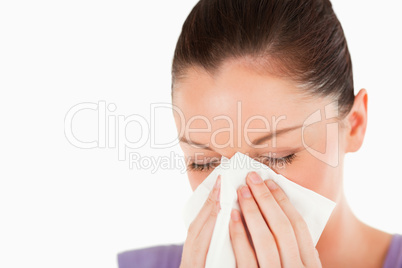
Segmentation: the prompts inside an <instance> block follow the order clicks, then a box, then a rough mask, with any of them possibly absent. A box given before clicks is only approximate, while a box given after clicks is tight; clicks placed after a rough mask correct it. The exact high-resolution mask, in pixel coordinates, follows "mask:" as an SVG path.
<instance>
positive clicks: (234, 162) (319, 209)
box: [183, 152, 336, 268]
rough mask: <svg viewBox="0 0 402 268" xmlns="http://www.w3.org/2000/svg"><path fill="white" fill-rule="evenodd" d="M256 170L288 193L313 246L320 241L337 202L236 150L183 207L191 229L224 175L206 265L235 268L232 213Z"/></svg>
mask: <svg viewBox="0 0 402 268" xmlns="http://www.w3.org/2000/svg"><path fill="white" fill-rule="evenodd" d="M250 171H256V172H257V173H258V174H259V175H260V176H261V177H262V179H263V180H267V179H272V180H273V181H275V182H276V183H277V184H278V185H279V187H281V188H282V190H283V191H284V192H285V194H286V195H287V196H288V198H289V200H290V202H291V203H292V204H293V206H294V207H295V208H296V210H297V211H298V212H299V213H300V215H301V216H302V217H303V219H304V220H305V222H306V224H307V226H308V229H309V231H310V235H311V237H312V239H313V242H314V246H315V245H316V244H317V242H318V240H319V238H320V236H321V233H322V231H323V230H324V227H325V225H326V223H327V221H328V219H329V217H330V215H331V213H332V211H333V209H334V208H335V205H336V203H335V202H333V201H331V200H329V199H328V198H326V197H324V196H321V195H319V194H317V193H316V192H313V191H311V190H310V189H307V188H304V187H302V186H300V185H298V184H296V183H294V182H292V181H290V180H289V179H287V178H285V177H284V176H282V175H280V174H277V173H275V172H274V171H273V170H272V169H270V168H269V167H268V166H267V165H264V164H262V163H261V162H259V161H256V160H254V159H252V158H250V157H248V156H247V155H245V154H242V153H240V152H237V153H236V154H235V155H234V156H233V157H232V158H230V159H228V158H226V157H224V156H222V158H221V164H220V165H219V166H217V167H216V168H215V169H214V170H213V171H212V172H211V174H209V176H208V177H207V178H206V179H205V180H204V181H203V182H202V183H201V184H200V185H199V186H198V187H197V188H196V189H195V191H194V192H193V194H192V195H191V196H190V198H189V199H188V201H187V203H186V204H185V206H184V207H183V219H184V223H185V225H186V228H187V230H188V228H189V226H190V223H191V222H192V221H193V220H194V219H195V217H196V216H197V215H198V212H199V211H200V210H201V208H202V206H203V204H204V203H205V201H206V200H207V198H208V195H209V193H210V191H211V190H212V188H213V185H214V184H215V181H216V179H217V177H218V175H219V174H220V175H221V192H220V204H221V210H220V212H219V214H218V217H217V219H216V223H215V228H214V231H213V234H212V238H211V243H210V246H209V249H208V254H207V258H206V264H205V267H206V268H221V267H227V268H236V260H235V255H234V252H233V247H232V243H231V241H230V234H229V222H230V213H231V211H232V209H233V208H236V209H238V210H239V211H240V212H241V210H240V206H239V203H238V201H237V189H238V187H239V186H240V185H244V184H246V176H247V173H249V172H250Z"/></svg>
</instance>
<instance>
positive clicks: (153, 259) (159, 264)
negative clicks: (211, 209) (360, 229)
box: [117, 234, 402, 268]
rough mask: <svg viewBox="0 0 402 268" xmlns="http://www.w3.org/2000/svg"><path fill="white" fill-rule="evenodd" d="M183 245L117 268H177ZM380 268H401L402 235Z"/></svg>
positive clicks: (131, 258) (131, 254)
mask: <svg viewBox="0 0 402 268" xmlns="http://www.w3.org/2000/svg"><path fill="white" fill-rule="evenodd" d="M182 251H183V244H179V245H174V244H172V245H162V246H153V247H148V248H141V249H134V250H130V251H125V252H121V253H119V254H118V255H117V260H118V263H119V268H179V266H180V262H181V254H182ZM382 268H402V234H393V236H392V240H391V245H390V247H389V249H388V253H387V256H386V258H385V262H384V265H383V267H382Z"/></svg>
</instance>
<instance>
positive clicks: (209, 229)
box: [193, 203, 220, 262]
mask: <svg viewBox="0 0 402 268" xmlns="http://www.w3.org/2000/svg"><path fill="white" fill-rule="evenodd" d="M219 211H220V207H219V204H218V203H216V205H215V207H214V208H213V209H212V211H211V213H210V214H209V216H208V219H207V220H206V222H205V224H204V226H203V227H202V229H201V231H200V233H199V235H198V236H197V238H196V239H195V241H194V244H193V247H194V249H195V253H197V254H196V255H197V256H199V257H200V258H201V257H202V258H203V259H202V261H204V262H205V258H206V256H207V253H208V249H209V246H210V243H211V239H212V234H213V232H214V228H215V223H216V219H217V217H218V213H219Z"/></svg>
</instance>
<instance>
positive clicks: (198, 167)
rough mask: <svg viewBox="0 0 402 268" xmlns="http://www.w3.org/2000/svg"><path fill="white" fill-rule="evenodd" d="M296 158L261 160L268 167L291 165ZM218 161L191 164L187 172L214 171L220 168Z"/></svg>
mask: <svg viewBox="0 0 402 268" xmlns="http://www.w3.org/2000/svg"><path fill="white" fill-rule="evenodd" d="M295 157H296V154H294V153H293V154H290V155H287V156H284V157H278V158H273V157H268V156H260V157H259V158H262V161H263V163H264V164H265V163H267V162H268V164H267V165H269V166H272V164H273V163H274V164H275V163H276V164H284V165H290V164H291V163H292V161H293V160H294V158H295ZM217 163H218V162H217V161H213V162H209V163H206V164H202V165H200V164H196V163H190V164H189V165H188V166H187V171H199V172H202V171H208V170H210V169H212V166H213V165H216V166H218V165H219V164H217Z"/></svg>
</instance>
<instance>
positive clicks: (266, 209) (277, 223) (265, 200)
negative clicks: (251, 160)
mask: <svg viewBox="0 0 402 268" xmlns="http://www.w3.org/2000/svg"><path fill="white" fill-rule="evenodd" d="M246 181H247V184H248V185H249V186H250V189H251V192H252V193H253V196H254V198H255V200H256V202H257V204H258V207H259V208H260V210H261V213H262V215H263V217H264V219H265V220H266V222H267V223H268V226H269V228H270V229H271V232H272V233H273V235H274V237H275V240H276V243H277V246H278V249H279V254H280V256H281V262H282V266H283V267H299V266H300V265H301V264H302V263H301V258H300V253H299V249H298V244H297V240H296V236H295V234H294V230H293V227H292V224H291V223H290V220H289V219H288V217H287V215H286V214H285V212H284V211H283V210H282V208H281V207H280V206H279V204H278V203H277V201H276V200H275V198H274V196H273V195H272V193H271V191H270V190H269V189H268V187H267V185H266V184H264V181H263V180H262V178H261V177H260V176H259V175H258V174H257V173H256V172H250V173H248V174H247V179H246Z"/></svg>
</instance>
